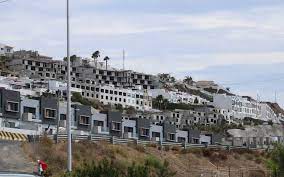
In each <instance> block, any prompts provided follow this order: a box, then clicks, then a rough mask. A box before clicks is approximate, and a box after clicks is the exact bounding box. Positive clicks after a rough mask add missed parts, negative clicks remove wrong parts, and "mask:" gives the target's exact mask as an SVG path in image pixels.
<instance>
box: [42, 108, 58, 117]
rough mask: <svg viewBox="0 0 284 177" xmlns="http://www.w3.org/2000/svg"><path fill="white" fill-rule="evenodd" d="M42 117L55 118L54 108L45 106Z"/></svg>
mask: <svg viewBox="0 0 284 177" xmlns="http://www.w3.org/2000/svg"><path fill="white" fill-rule="evenodd" d="M44 117H45V118H48V119H55V118H56V110H55V109H49V108H45V111H44Z"/></svg>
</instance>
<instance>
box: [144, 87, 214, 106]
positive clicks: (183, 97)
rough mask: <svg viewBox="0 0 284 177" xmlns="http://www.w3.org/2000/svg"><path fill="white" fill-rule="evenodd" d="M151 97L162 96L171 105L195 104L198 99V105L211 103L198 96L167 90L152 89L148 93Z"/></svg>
mask: <svg viewBox="0 0 284 177" xmlns="http://www.w3.org/2000/svg"><path fill="white" fill-rule="evenodd" d="M148 93H149V95H151V96H152V97H153V98H156V97H158V96H159V95H162V96H163V97H164V98H165V99H168V101H169V102H170V103H185V104H195V103H194V100H195V99H197V100H198V103H197V104H200V105H201V104H207V103H208V102H209V101H208V100H206V99H204V98H201V97H200V96H197V95H191V94H188V93H185V92H179V91H167V90H165V89H151V90H149V91H148Z"/></svg>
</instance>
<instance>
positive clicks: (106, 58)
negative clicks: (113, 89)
mask: <svg viewBox="0 0 284 177" xmlns="http://www.w3.org/2000/svg"><path fill="white" fill-rule="evenodd" d="M109 59H110V58H109V57H108V56H106V57H105V58H104V61H105V62H106V70H107V62H108V60H109Z"/></svg>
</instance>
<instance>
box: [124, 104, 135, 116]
mask: <svg viewBox="0 0 284 177" xmlns="http://www.w3.org/2000/svg"><path fill="white" fill-rule="evenodd" d="M124 110H125V113H126V114H130V115H131V114H135V113H136V109H135V108H134V107H133V106H130V107H127V108H125V109H124Z"/></svg>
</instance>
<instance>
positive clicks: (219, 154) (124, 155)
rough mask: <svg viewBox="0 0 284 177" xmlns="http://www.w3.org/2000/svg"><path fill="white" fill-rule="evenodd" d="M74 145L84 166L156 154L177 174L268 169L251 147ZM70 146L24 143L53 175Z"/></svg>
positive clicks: (138, 160)
mask: <svg viewBox="0 0 284 177" xmlns="http://www.w3.org/2000/svg"><path fill="white" fill-rule="evenodd" d="M72 146H73V166H74V167H78V166H80V165H81V164H82V163H83V162H92V161H95V162H96V161H99V160H101V159H103V158H107V159H111V160H113V161H115V162H117V164H118V165H122V166H127V165H130V164H132V163H133V162H135V163H136V164H141V163H144V161H145V159H147V158H149V157H155V158H157V159H158V160H167V161H168V162H169V163H170V168H171V169H172V170H173V171H176V172H177V175H176V177H184V176H188V174H191V176H192V177H195V176H200V174H201V171H204V169H206V170H208V171H212V172H214V171H216V166H217V165H218V167H219V168H220V169H222V168H224V169H227V168H228V167H229V166H230V168H231V169H232V170H238V169H240V168H254V169H255V168H257V170H258V171H257V172H256V173H257V175H261V173H262V172H263V171H264V170H265V168H264V164H263V160H260V159H259V158H257V157H258V156H259V155H261V153H262V152H250V151H247V150H245V151H236V152H234V151H231V152H228V151H225V150H208V149H189V150H181V149H180V148H169V149H167V148H166V149H165V150H163V151H161V150H159V148H157V147H155V146H153V147H152V146H149V147H143V146H140V145H136V144H129V145H111V144H108V143H105V142H100V143H91V142H87V141H82V142H79V143H73V145H72ZM66 147H67V145H66V143H65V142H60V143H59V144H53V142H51V141H50V140H48V139H43V140H42V141H41V142H40V143H39V144H29V143H25V144H24V145H23V148H24V150H25V152H26V153H27V154H29V156H30V158H31V159H32V160H33V161H36V160H37V159H42V160H45V161H46V162H47V163H48V164H49V167H50V169H49V170H50V172H51V173H52V174H53V176H59V175H60V173H62V172H64V170H65V164H66V154H67V153H66ZM247 154H250V156H252V158H251V157H250V158H247V157H246V156H247ZM262 155H263V154H262ZM259 173H260V174H259ZM254 175H256V174H254Z"/></svg>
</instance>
